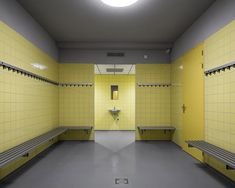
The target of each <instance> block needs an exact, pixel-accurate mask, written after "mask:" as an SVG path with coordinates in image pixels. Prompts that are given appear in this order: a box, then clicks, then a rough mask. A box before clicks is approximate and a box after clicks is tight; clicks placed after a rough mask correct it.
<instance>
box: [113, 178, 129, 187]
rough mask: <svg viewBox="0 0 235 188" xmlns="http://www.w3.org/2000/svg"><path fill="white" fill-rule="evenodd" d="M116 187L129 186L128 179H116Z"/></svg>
mask: <svg viewBox="0 0 235 188" xmlns="http://www.w3.org/2000/svg"><path fill="white" fill-rule="evenodd" d="M115 184H116V185H127V184H129V181H128V178H115Z"/></svg>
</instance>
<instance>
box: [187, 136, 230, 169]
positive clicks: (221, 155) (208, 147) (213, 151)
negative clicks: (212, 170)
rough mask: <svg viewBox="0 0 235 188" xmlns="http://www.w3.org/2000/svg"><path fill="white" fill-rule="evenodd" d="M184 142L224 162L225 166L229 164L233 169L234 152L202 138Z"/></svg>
mask: <svg viewBox="0 0 235 188" xmlns="http://www.w3.org/2000/svg"><path fill="white" fill-rule="evenodd" d="M186 143H187V144H188V145H189V146H191V147H195V148H197V149H199V150H201V151H202V152H204V153H206V154H207V155H210V156H212V157H214V158H216V159H218V160H220V161H222V162H223V163H225V164H226V165H227V166H229V167H230V168H231V169H235V154H234V153H232V152H230V151H227V150H224V149H222V148H220V147H217V146H215V145H213V144H210V143H208V142H205V141H202V140H195V141H186Z"/></svg>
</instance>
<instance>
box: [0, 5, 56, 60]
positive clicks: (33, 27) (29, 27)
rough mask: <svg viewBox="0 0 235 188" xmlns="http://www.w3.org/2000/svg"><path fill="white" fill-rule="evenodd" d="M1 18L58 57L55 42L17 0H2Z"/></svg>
mask: <svg viewBox="0 0 235 188" xmlns="http://www.w3.org/2000/svg"><path fill="white" fill-rule="evenodd" d="M0 20H1V21H3V22H4V23H6V24H7V25H9V26H10V27H11V28H13V29H14V30H16V31H17V32H18V33H20V34H21V35H23V36H24V37H25V38H27V39H28V40H29V41H31V42H32V43H34V44H35V45H36V46H37V47H39V48H41V49H42V50H43V51H45V52H46V53H48V54H49V55H50V56H52V57H53V58H55V59H56V60H57V59H58V50H57V47H56V44H55V42H54V41H53V40H52V39H51V37H50V36H49V35H48V33H47V32H46V31H45V30H44V29H43V28H42V27H41V26H40V25H39V24H38V23H37V22H36V21H35V20H34V19H33V18H32V17H31V16H30V15H29V14H28V13H27V12H26V11H25V10H24V9H23V8H22V7H21V5H19V3H18V2H16V0H0Z"/></svg>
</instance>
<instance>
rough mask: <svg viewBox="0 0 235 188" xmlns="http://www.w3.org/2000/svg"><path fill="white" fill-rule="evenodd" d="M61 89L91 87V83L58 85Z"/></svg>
mask: <svg viewBox="0 0 235 188" xmlns="http://www.w3.org/2000/svg"><path fill="white" fill-rule="evenodd" d="M59 86H61V87H92V86H93V83H60V84H59Z"/></svg>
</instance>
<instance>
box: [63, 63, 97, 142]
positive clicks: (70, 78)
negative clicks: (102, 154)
mask: <svg viewBox="0 0 235 188" xmlns="http://www.w3.org/2000/svg"><path fill="white" fill-rule="evenodd" d="M59 81H60V83H93V84H94V65H92V64H67V63H66V64H60V65H59ZM59 124H60V126H94V85H93V86H91V87H90V86H89V87H60V88H59ZM75 132H77V131H71V132H70V134H67V136H66V137H65V136H63V137H61V138H62V139H66V140H68V139H69V140H74V139H75V140H77V139H79V140H87V139H91V140H92V139H94V134H93V131H92V133H91V134H86V133H85V132H83V131H80V133H75Z"/></svg>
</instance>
